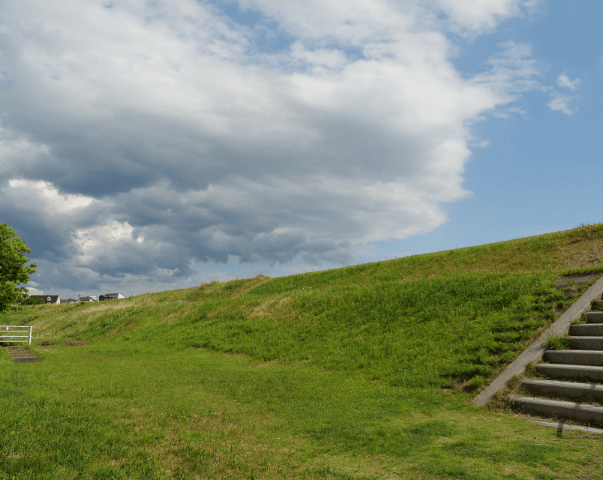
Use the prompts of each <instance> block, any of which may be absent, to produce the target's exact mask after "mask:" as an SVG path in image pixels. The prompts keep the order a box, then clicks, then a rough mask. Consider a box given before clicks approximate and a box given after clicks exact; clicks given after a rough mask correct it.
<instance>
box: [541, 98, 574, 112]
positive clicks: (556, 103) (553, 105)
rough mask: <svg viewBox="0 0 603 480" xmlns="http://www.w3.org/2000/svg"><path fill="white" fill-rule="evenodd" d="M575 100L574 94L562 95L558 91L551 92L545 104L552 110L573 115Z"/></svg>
mask: <svg viewBox="0 0 603 480" xmlns="http://www.w3.org/2000/svg"><path fill="white" fill-rule="evenodd" d="M575 102H576V97H575V96H570V95H563V94H561V93H559V92H553V93H552V94H551V100H550V101H549V103H547V106H548V107H549V108H550V109H551V110H552V111H559V112H563V113H565V114H566V115H573V114H574V113H576V108H575V107H574V104H575Z"/></svg>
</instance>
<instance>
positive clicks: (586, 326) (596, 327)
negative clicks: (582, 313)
mask: <svg viewBox="0 0 603 480" xmlns="http://www.w3.org/2000/svg"><path fill="white" fill-rule="evenodd" d="M570 334H571V335H574V336H586V337H597V336H603V323H601V324H598V323H583V324H581V325H572V326H571V327H570Z"/></svg>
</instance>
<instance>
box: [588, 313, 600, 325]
mask: <svg viewBox="0 0 603 480" xmlns="http://www.w3.org/2000/svg"><path fill="white" fill-rule="evenodd" d="M586 321H587V322H588V323H603V312H588V313H587V314H586Z"/></svg>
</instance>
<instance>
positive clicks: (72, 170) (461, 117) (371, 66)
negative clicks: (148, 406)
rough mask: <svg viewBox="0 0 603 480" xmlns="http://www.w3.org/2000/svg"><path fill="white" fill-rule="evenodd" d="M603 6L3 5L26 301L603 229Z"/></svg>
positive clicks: (8, 126) (516, 0)
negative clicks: (29, 293)
mask: <svg viewBox="0 0 603 480" xmlns="http://www.w3.org/2000/svg"><path fill="white" fill-rule="evenodd" d="M602 10H603V7H601V6H600V5H599V3H597V2H586V1H571V2H570V1H568V2H545V1H534V0H529V1H527V0H526V1H521V0H491V1H485V0H484V1H477V0H464V1H463V0H430V1H420V2H419V1H417V2H412V1H408V2H394V1H386V0H371V1H368V0H353V1H352V0H348V1H346V2H344V1H341V0H328V1H327V0H323V1H321V2H318V1H313V0H308V1H305V2H301V1H300V2H297V1H292V2H287V3H285V4H283V2H276V1H274V0H240V1H238V2H224V1H215V2H209V1H207V2H205V1H196V0H175V1H173V2H170V3H169V4H167V3H166V4H161V3H158V2H146V1H143V0H114V1H112V2H111V3H110V4H108V3H107V2H104V3H103V2H100V1H96V0H89V1H82V2H79V3H77V4H71V5H70V6H69V7H64V6H63V7H62V8H61V9H57V8H56V5H54V4H53V2H36V1H33V0H32V1H29V0H24V1H23V2H19V3H18V4H14V5H6V4H5V5H2V6H0V24H1V26H2V27H3V29H1V30H0V31H1V32H2V33H0V71H1V72H2V74H1V75H0V204H2V205H3V218H2V219H0V221H4V222H6V223H8V224H9V225H10V226H11V227H13V228H14V229H15V231H16V232H17V234H18V235H20V236H21V237H22V238H23V239H24V240H25V241H26V242H27V244H28V245H29V246H30V247H31V248H32V253H31V258H32V260H33V261H35V262H36V263H37V264H38V266H39V267H38V272H37V273H36V274H35V275H34V276H33V277H32V279H31V282H30V286H31V287H33V288H37V289H39V290H42V291H44V292H45V293H59V294H61V295H73V294H75V293H78V292H79V293H81V294H82V295H84V294H99V293H103V292H105V291H120V292H122V293H123V294H125V295H130V294H138V293H144V292H146V291H157V290H164V289H170V288H180V287H186V286H191V285H198V284H200V283H202V282H206V281H211V280H214V279H215V280H225V279H229V278H235V277H248V276H253V275H255V274H259V273H264V274H267V275H270V276H277V275H286V274H292V273H298V272H305V271H313V270H321V269H325V268H337V267H340V266H344V265H350V264H356V263H364V262H369V261H379V260H385V259H391V258H395V257H402V256H406V255H412V254H416V253H425V252H432V251H438V250H445V249H450V248H458V247H465V246H470V245H479V244H484V243H491V242H496V241H501V240H507V239H511V238H517V237H523V236H529V235H535V234H539V233H545V232H551V231H559V230H564V229H568V228H573V227H576V226H578V225H580V224H583V223H599V222H600V221H601V214H600V207H599V202H598V200H599V198H598V197H599V195H598V191H597V188H596V180H597V178H598V177H599V176H600V171H601V166H602V163H603V162H601V161H600V148H599V143H600V140H599V138H600V133H599V132H601V130H602V129H601V127H602V125H601V119H600V112H601V110H602V109H601V107H602V105H601V100H602V99H601V91H602V89H601V81H602V76H603V46H602V45H601V41H600V38H599V37H600V35H598V34H597V32H598V25H597V24H596V22H597V21H598V19H600V18H601V13H603V12H602Z"/></svg>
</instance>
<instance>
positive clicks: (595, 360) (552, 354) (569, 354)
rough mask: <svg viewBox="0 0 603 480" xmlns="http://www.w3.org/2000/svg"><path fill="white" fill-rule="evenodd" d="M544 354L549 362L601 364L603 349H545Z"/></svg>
mask: <svg viewBox="0 0 603 480" xmlns="http://www.w3.org/2000/svg"><path fill="white" fill-rule="evenodd" d="M544 354H545V357H546V359H547V360H549V361H550V362H551V363H563V364H571V365H598V366H601V365H603V351H601V350H547V351H546V352H545V353H544Z"/></svg>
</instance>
